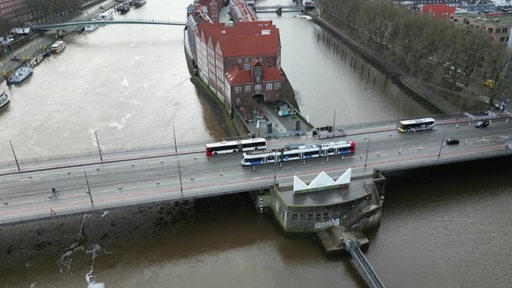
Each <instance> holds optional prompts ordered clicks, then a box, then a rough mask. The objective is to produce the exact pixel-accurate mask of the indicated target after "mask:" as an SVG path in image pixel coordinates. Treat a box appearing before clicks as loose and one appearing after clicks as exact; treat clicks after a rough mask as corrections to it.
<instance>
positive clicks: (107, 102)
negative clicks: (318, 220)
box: [0, 0, 512, 287]
mask: <svg viewBox="0 0 512 288" xmlns="http://www.w3.org/2000/svg"><path fill="white" fill-rule="evenodd" d="M269 3H272V4H273V3H282V4H286V3H288V2H287V1H277V2H276V1H270V0H260V1H259V2H258V4H259V5H268V4H269ZM188 4H189V1H186V0H178V1H172V2H169V1H164V0H149V1H148V3H147V4H146V5H145V6H143V7H142V8H139V9H137V10H133V9H132V10H131V11H130V12H129V13H128V14H126V15H123V16H120V15H116V18H127V19H157V20H182V19H184V15H185V8H186V6H187V5H188ZM263 16H264V17H263V18H266V19H271V20H273V21H274V23H275V24H276V25H277V27H278V28H279V29H280V33H281V43H282V66H283V69H284V70H285V71H286V73H287V76H288V77H289V79H290V81H291V83H292V85H293V87H294V89H295V90H296V93H297V97H298V100H299V101H298V102H299V105H300V109H301V111H302V113H303V114H304V115H307V116H308V117H309V118H310V120H311V121H312V122H313V123H314V124H315V125H325V124H331V123H332V122H333V121H334V119H335V121H336V124H337V125H351V124H355V123H361V122H372V121H385V120H393V119H397V117H398V116H400V115H402V116H404V117H407V116H411V117H412V116H419V115H423V114H426V113H428V112H427V111H426V110H425V109H423V108H422V107H421V106H420V105H418V104H416V103H414V102H413V101H412V100H410V99H409V98H407V97H406V96H405V95H403V94H401V93H400V91H398V90H397V89H396V88H395V87H394V86H392V85H390V83H386V82H385V81H384V79H383V77H382V76H380V75H379V73H378V72H376V71H375V75H376V76H375V77H376V81H375V84H374V82H373V79H371V78H370V80H368V77H365V75H363V76H362V75H361V73H360V70H357V69H356V70H354V69H353V68H351V67H350V65H349V64H347V63H345V62H344V61H343V60H342V59H341V58H340V55H338V54H335V53H333V50H332V48H329V47H328V46H326V45H324V43H323V42H322V41H320V42H319V41H317V39H318V36H317V35H318V33H321V31H320V28H319V27H317V26H316V25H314V24H313V23H311V21H308V20H306V19H304V18H301V17H294V15H293V14H284V15H283V16H281V17H277V16H276V15H272V14H266V15H263ZM182 41H183V30H182V28H181V27H174V26H169V27H168V26H149V25H148V26H142V25H140V26H138V25H111V26H105V27H100V28H99V29H98V30H97V31H94V32H93V33H90V34H87V35H81V36H76V37H73V38H71V39H69V40H67V42H68V45H67V48H66V50H65V51H64V52H63V53H62V54H61V55H58V56H56V57H51V59H50V60H49V61H45V62H44V63H43V64H41V65H40V66H38V67H36V69H35V74H34V76H33V77H32V78H31V79H30V80H29V82H27V83H25V84H23V85H21V86H17V87H13V88H12V90H11V94H12V95H13V99H12V103H11V104H10V105H9V108H8V110H6V111H2V113H1V114H0V121H1V122H2V125H3V129H2V130H1V131H0V133H1V138H0V139H2V140H1V142H2V143H0V151H1V152H2V155H10V153H11V150H10V149H11V148H10V147H9V143H8V141H7V140H8V139H9V140H12V143H13V146H14V148H15V150H16V153H17V155H18V157H21V158H29V157H41V156H45V155H55V154H70V153H80V152H85V151H91V150H92V151H94V150H95V133H97V135H98V138H99V141H100V143H101V146H102V147H103V148H104V149H107V150H108V149H119V148H122V149H129V148H130V147H138V146H151V145H161V144H165V143H170V142H171V141H172V135H173V130H174V131H175V133H176V138H177V139H178V145H179V144H180V143H185V142H204V141H210V140H211V139H214V138H221V137H222V135H220V132H219V131H220V129H217V128H216V127H215V123H213V121H211V120H210V119H212V118H211V117H208V114H207V112H208V109H207V107H205V106H203V104H202V103H201V101H200V98H199V97H198V96H197V94H196V92H195V88H194V86H193V85H192V83H191V82H190V80H189V75H188V70H187V68H186V63H185V60H184V52H183V43H182ZM311 71H316V73H313V72H311ZM371 73H372V74H373V73H374V71H372V72H371ZM364 74H366V73H364ZM370 75H371V74H370ZM338 123H339V124H338ZM173 128H174V129H173ZM3 157H7V158H8V157H9V156H3ZM3 159H4V158H2V160H3ZM9 160H10V159H9ZM410 176H411V177H405V178H397V179H394V180H393V181H392V183H390V185H389V187H388V191H387V195H386V197H387V198H386V203H385V204H384V213H383V219H382V225H381V227H380V229H379V230H378V231H376V232H375V233H372V234H371V235H369V238H370V248H369V250H368V251H367V252H366V255H367V257H368V259H369V260H370V262H371V263H372V265H373V266H374V268H375V270H376V271H377V273H378V274H379V276H380V277H381V279H382V280H383V282H384V283H385V284H386V286H387V287H411V286H414V287H508V286H509V285H508V284H509V283H510V282H511V280H512V278H511V276H510V275H509V263H511V260H512V252H511V251H512V249H510V248H511V245H510V244H509V242H510V241H507V240H508V239H510V236H512V235H511V232H510V231H511V230H510V229H509V227H508V226H509V223H510V221H511V220H512V219H511V218H512V216H510V215H511V212H512V211H511V208H510V206H509V205H508V203H510V202H511V201H512V193H511V192H512V185H510V184H511V183H510V182H511V181H510V177H509V176H508V175H504V173H498V172H497V170H493V169H490V168H488V167H486V166H483V165H482V167H481V168H480V169H478V168H475V167H469V168H466V167H464V166H463V165H462V166H457V167H453V168H452V170H448V171H447V170H442V171H435V170H434V171H430V172H429V173H425V174H423V175H410ZM333 177H335V176H334V175H333ZM0 238H1V239H2V241H1V244H0V248H1V250H0V253H2V257H0V283H1V284H0V286H2V287H4V286H5V287H101V285H105V286H106V287H201V286H203V287H235V286H236V287H317V286H319V285H321V286H332V287H334V286H342V287H365V284H364V281H363V280H362V279H361V278H360V277H359V275H358V273H357V271H356V270H355V268H354V267H353V266H352V265H351V263H350V258H349V257H335V258H329V257H326V256H325V255H324V254H323V253H322V250H321V249H320V246H319V245H318V243H315V242H314V241H312V240H310V239H301V238H288V237H285V236H284V235H282V234H281V233H280V232H279V230H278V227H277V225H275V223H274V222H273V220H272V217H271V216H270V215H267V214H263V215H260V214H258V213H257V212H256V211H255V209H254V207H252V206H251V204H250V201H249V199H247V197H246V196H244V195H236V196H231V197H223V198H216V199H209V200H204V201H198V202H195V203H184V204H180V205H168V206H163V207H162V206H155V207H145V208H140V209H138V208H133V209H129V210H128V211H106V212H105V213H104V214H98V215H96V214H94V215H90V216H87V217H78V216H77V217H70V218H67V219H59V220H55V221H52V222H45V223H32V224H25V225H18V226H13V227H6V228H3V229H1V230H0ZM94 285H96V286H94Z"/></svg>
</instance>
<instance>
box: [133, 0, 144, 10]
mask: <svg viewBox="0 0 512 288" xmlns="http://www.w3.org/2000/svg"><path fill="white" fill-rule="evenodd" d="M131 3H132V5H133V7H135V8H139V7H141V6H143V5H145V4H146V0H131Z"/></svg>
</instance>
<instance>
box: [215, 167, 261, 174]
mask: <svg viewBox="0 0 512 288" xmlns="http://www.w3.org/2000/svg"><path fill="white" fill-rule="evenodd" d="M255 168H256V167H255ZM220 176H222V169H220Z"/></svg>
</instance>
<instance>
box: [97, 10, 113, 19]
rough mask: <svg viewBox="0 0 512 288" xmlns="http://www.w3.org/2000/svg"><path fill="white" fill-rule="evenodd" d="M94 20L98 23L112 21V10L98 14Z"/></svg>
mask: <svg viewBox="0 0 512 288" xmlns="http://www.w3.org/2000/svg"><path fill="white" fill-rule="evenodd" d="M96 20H98V21H109V20H114V9H110V10H107V11H105V12H103V13H100V14H99V15H98V16H97V17H96Z"/></svg>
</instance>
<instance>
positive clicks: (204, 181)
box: [0, 118, 512, 225]
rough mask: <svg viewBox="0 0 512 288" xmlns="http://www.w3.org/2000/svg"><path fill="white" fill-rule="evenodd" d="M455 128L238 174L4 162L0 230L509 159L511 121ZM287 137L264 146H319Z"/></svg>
mask: <svg viewBox="0 0 512 288" xmlns="http://www.w3.org/2000/svg"><path fill="white" fill-rule="evenodd" d="M439 122H441V121H439ZM456 123H458V124H460V123H461V122H460V121H458V122H457V121H456V120H455V119H445V120H443V123H442V125H441V123H440V124H439V125H438V126H439V127H438V130H436V131H432V132H423V133H406V134H400V133H398V132H397V131H396V128H395V125H393V124H392V123H387V124H386V123H384V124H382V123H381V124H379V125H375V126H371V125H361V126H360V127H359V129H348V131H349V133H348V134H349V135H350V136H347V137H348V138H349V139H351V140H355V141H356V143H358V146H357V149H356V154H355V155H353V156H349V157H335V156H333V157H329V158H328V159H327V158H317V159H307V160H304V161H290V162H284V163H282V165H277V167H274V165H262V166H258V167H250V168H244V167H241V165H240V160H241V155H240V154H239V153H233V154H229V155H222V156H219V157H207V156H206V155H205V154H206V153H204V152H203V153H201V154H197V153H189V154H179V153H181V152H182V151H183V150H182V149H181V148H178V155H165V156H158V155H154V157H146V156H147V155H145V154H144V153H151V150H148V151H145V152H144V153H142V152H137V151H128V152H126V154H125V155H122V156H121V155H118V156H119V158H120V159H118V160H116V161H104V163H103V162H101V161H99V157H98V156H97V154H96V155H94V156H91V157H94V158H95V159H96V162H93V163H88V162H86V161H87V159H88V158H87V157H85V158H79V159H73V160H70V159H66V158H64V159H60V160H58V159H54V160H52V161H51V162H50V164H48V163H47V162H45V161H41V162H36V163H32V164H31V165H24V166H22V167H21V168H22V169H21V170H18V169H17V168H16V165H15V164H13V161H10V165H9V167H7V168H6V170H4V171H5V172H6V173H3V174H0V199H4V201H5V202H7V204H6V205H1V206H0V225H8V224H9V223H13V222H17V221H18V222H19V221H33V220H37V219H40V218H41V217H48V215H49V212H48V211H49V208H54V209H55V211H56V213H57V215H62V213H80V212H86V211H97V210H102V209H110V208H115V207H123V206H128V205H142V204H145V203H154V202H159V201H175V200H181V199H192V198H197V197H211V196H215V195H223V194H228V193H239V192H243V191H249V190H253V189H265V187H269V186H271V185H273V183H274V181H277V182H278V183H279V184H280V185H283V186H286V185H292V182H293V181H292V179H293V176H294V175H298V176H300V177H303V178H305V180H306V181H307V178H311V179H312V178H314V177H315V176H316V175H318V173H319V172H321V171H324V172H325V173H328V174H332V175H336V174H339V173H342V172H343V171H345V170H346V169H348V168H352V171H353V175H354V177H357V176H358V175H365V174H368V173H372V171H373V169H380V170H381V171H382V172H383V173H388V172H392V171H400V170H404V169H414V168H421V167H428V166H437V165H448V164H453V163H465V162H470V161H479V160H485V159H496V160H493V161H498V160H500V161H501V159H503V161H509V159H510V158H511V157H512V149H506V147H505V142H506V141H508V140H509V139H511V138H512V129H511V126H512V121H507V119H505V118H502V119H493V122H492V123H491V125H489V127H487V128H485V129H477V128H474V127H473V125H472V123H473V124H474V122H472V121H470V120H469V121H467V122H464V123H465V125H459V126H456V125H455V124H456ZM449 135H450V136H456V137H458V138H459V139H461V144H460V145H455V146H452V145H451V146H446V147H445V146H444V145H442V144H443V141H444V139H445V138H444V137H445V136H449ZM291 138H293V139H295V140H289V139H287V138H284V139H280V140H279V141H278V140H276V141H275V142H273V141H274V140H272V141H271V142H270V143H271V145H282V144H283V143H286V141H301V142H310V143H317V142H315V141H320V140H318V139H313V138H312V137H307V136H306V137H300V138H297V137H291ZM370 138H371V141H369V140H370ZM320 142H322V141H320ZM277 143H280V144H277ZM440 144H441V145H440ZM203 151H204V150H203ZM157 152H158V150H157ZM155 154H158V153H155ZM108 157H110V156H108ZM108 157H106V158H108ZM177 160H179V164H178V162H177ZM70 162H71V164H72V165H70ZM47 165H48V166H50V167H48V166H47ZM500 165H501V164H500ZM503 165H506V164H503ZM84 171H85V172H84ZM85 173H87V178H88V181H86V178H85V175H84V174H85ZM274 179H275V180H274ZM86 182H88V183H89V185H90V191H91V193H92V199H93V200H94V206H92V205H91V204H92V203H91V202H92V201H91V200H90V196H91V195H90V194H87V193H86V192H87V191H88V187H87V185H86ZM52 187H55V188H57V191H59V192H60V194H59V196H58V197H57V199H55V201H52V200H50V199H48V192H49V191H51V188H52ZM50 205H51V206H50Z"/></svg>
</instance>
